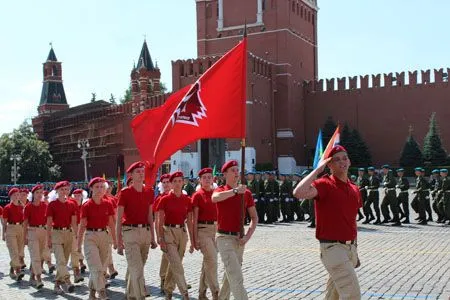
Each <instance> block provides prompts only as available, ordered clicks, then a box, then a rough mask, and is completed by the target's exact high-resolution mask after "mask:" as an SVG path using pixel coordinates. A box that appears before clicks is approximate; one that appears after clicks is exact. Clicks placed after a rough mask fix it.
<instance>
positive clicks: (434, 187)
mask: <svg viewBox="0 0 450 300" xmlns="http://www.w3.org/2000/svg"><path fill="white" fill-rule="evenodd" d="M429 184H430V190H431V193H430V194H431V198H432V199H433V203H432V204H431V207H432V208H433V210H434V212H435V213H436V214H437V216H438V220H439V219H440V214H439V210H438V202H439V200H438V198H439V196H438V194H439V189H440V187H441V184H442V178H441V176H440V172H439V169H434V170H433V171H431V179H430V183H429Z"/></svg>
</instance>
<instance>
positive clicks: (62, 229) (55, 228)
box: [53, 227, 72, 231]
mask: <svg viewBox="0 0 450 300" xmlns="http://www.w3.org/2000/svg"><path fill="white" fill-rule="evenodd" d="M53 229H54V230H61V231H68V230H72V229H71V228H70V227H53Z"/></svg>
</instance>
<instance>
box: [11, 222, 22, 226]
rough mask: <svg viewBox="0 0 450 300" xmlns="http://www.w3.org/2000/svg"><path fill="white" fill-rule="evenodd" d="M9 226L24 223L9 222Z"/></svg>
mask: <svg viewBox="0 0 450 300" xmlns="http://www.w3.org/2000/svg"><path fill="white" fill-rule="evenodd" d="M8 225H22V222H15V223H14V222H8Z"/></svg>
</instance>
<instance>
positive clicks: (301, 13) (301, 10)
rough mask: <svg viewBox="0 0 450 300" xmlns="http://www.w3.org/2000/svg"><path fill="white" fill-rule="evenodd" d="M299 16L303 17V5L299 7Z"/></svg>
mask: <svg viewBox="0 0 450 300" xmlns="http://www.w3.org/2000/svg"><path fill="white" fill-rule="evenodd" d="M300 17H302V18H303V6H302V7H301V8H300Z"/></svg>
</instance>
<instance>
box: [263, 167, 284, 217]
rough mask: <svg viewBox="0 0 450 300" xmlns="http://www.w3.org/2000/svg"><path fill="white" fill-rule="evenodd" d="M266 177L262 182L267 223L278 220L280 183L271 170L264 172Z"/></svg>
mask: <svg viewBox="0 0 450 300" xmlns="http://www.w3.org/2000/svg"><path fill="white" fill-rule="evenodd" d="M266 176H267V179H266V181H265V182H264V196H265V199H266V203H267V216H268V223H269V224H271V223H274V222H277V221H278V214H279V210H280V203H279V195H280V185H279V184H278V181H276V180H275V177H274V174H273V172H270V171H269V172H266Z"/></svg>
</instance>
